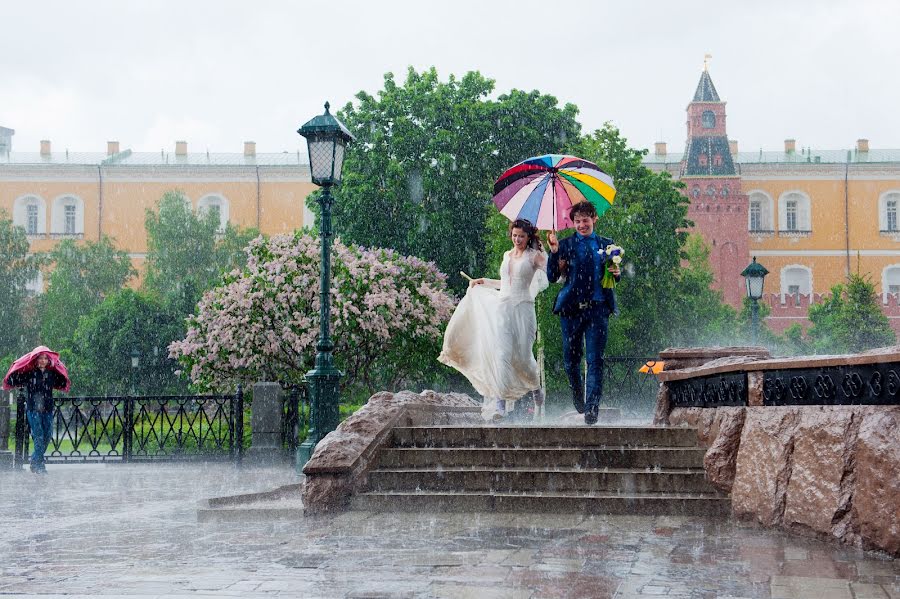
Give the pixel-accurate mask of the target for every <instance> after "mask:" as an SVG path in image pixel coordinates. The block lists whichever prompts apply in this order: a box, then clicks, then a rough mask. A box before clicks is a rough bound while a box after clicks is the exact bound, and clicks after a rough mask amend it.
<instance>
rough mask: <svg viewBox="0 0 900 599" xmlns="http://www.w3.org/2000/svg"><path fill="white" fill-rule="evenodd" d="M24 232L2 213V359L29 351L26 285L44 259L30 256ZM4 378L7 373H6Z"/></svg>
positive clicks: (0, 275)
mask: <svg viewBox="0 0 900 599" xmlns="http://www.w3.org/2000/svg"><path fill="white" fill-rule="evenodd" d="M28 249H29V245H28V236H27V235H26V234H25V229H23V228H22V227H18V226H16V225H15V224H13V221H12V219H11V218H9V215H8V214H7V213H6V212H5V211H3V210H0V356H3V355H6V354H17V355H18V354H19V353H22V352H23V351H24V350H25V349H26V348H27V349H30V347H28V346H30V345H31V342H32V340H33V339H32V337H33V331H32V327H31V326H29V325H31V324H34V323H33V321H32V319H33V318H34V315H33V314H31V313H29V311H28V310H27V308H28V291H27V290H26V288H25V285H26V283H28V281H30V280H31V279H33V278H34V277H35V276H36V275H37V274H38V272H39V268H40V266H41V263H42V258H41V257H40V256H37V255H33V254H29V253H28ZM4 374H5V371H4Z"/></svg>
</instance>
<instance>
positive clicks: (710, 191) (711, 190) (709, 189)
mask: <svg viewBox="0 0 900 599" xmlns="http://www.w3.org/2000/svg"><path fill="white" fill-rule="evenodd" d="M706 195H708V196H709V197H711V198H714V197H716V186H715V185H707V186H706Z"/></svg>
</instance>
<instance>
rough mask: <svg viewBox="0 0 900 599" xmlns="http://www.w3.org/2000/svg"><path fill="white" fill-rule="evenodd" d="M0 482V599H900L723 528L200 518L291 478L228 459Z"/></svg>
mask: <svg viewBox="0 0 900 599" xmlns="http://www.w3.org/2000/svg"><path fill="white" fill-rule="evenodd" d="M48 469H49V470H50V472H49V473H48V474H47V475H46V476H36V475H32V474H30V473H27V472H7V471H3V472H0V596H35V595H40V596H45V597H46V596H50V597H53V596H66V597H70V598H71V597H73V596H74V597H78V596H97V595H107V596H123V595H142V596H145V597H154V596H158V597H179V596H191V597H196V596H215V597H272V596H285V597H304V598H307V597H309V598H312V597H328V598H331V597H335V598H337V597H342V598H355V599H363V598H371V599H375V598H419V597H422V598H425V597H452V598H457V597H459V598H468V597H471V598H478V599H492V598H499V597H510V598H523V599H524V598H535V599H537V598H548V599H550V598H566V597H570V598H575V597H585V598H603V597H618V598H622V599H625V598H632V597H660V596H663V597H694V598H732V599H735V598H751V597H762V598H771V599H780V598H794V599H806V598H810V599H832V598H841V599H843V598H847V599H900V561H898V560H890V559H888V558H887V557H886V556H884V555H881V554H877V553H871V552H863V551H858V550H856V549H852V548H848V547H841V546H837V545H834V544H831V543H824V542H819V541H815V540H811V539H804V538H801V537H796V536H789V535H786V534H784V533H782V532H779V531H772V530H764V529H761V528H759V527H756V526H753V525H746V524H738V523H734V522H731V521H729V520H727V519H704V518H694V517H671V516H667V517H663V516H657V517H651V516H607V517H602V516H601V517H598V516H594V517H584V516H579V515H558V516H556V515H549V514H533V515H528V514H371V513H362V512H358V513H354V512H350V513H345V514H342V515H339V516H335V517H318V518H306V519H302V520H298V521H272V522H243V523H236V522H203V523H198V522H197V507H198V502H199V501H200V500H202V499H205V498H208V497H214V496H222V495H231V494H235V493H242V492H251V491H261V490H266V489H270V488H273V487H275V486H279V485H283V484H288V483H292V482H296V480H297V479H296V477H295V476H294V474H293V473H292V471H290V470H287V469H249V468H245V469H243V470H237V469H235V468H234V467H232V466H231V465H227V464H205V465H160V466H147V465H109V466H104V465H81V466H76V465H70V466H52V465H51V466H49V467H48Z"/></svg>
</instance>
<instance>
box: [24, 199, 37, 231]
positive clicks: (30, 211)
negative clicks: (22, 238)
mask: <svg viewBox="0 0 900 599" xmlns="http://www.w3.org/2000/svg"><path fill="white" fill-rule="evenodd" d="M25 233H27V234H28V235H37V233H38V207H37V206H36V205H35V204H28V205H27V206H26V207H25Z"/></svg>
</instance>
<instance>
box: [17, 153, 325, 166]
mask: <svg viewBox="0 0 900 599" xmlns="http://www.w3.org/2000/svg"><path fill="white" fill-rule="evenodd" d="M5 163H6V164H22V165H37V164H47V165H78V166H101V165H103V166H309V161H308V160H307V159H306V156H305V155H303V154H300V153H299V152H293V153H291V152H268V153H259V154H256V156H245V155H244V154H243V153H240V152H190V153H188V154H186V155H184V156H176V155H175V154H173V153H170V152H132V151H131V150H124V151H122V152H119V153H118V154H113V155H112V156H109V155H107V154H106V153H105V152H69V151H68V150H66V151H63V152H53V153H51V154H49V155H46V156H45V155H42V154H40V153H38V152H10V153H9V154H4V155H3V157H2V158H0V165H3V164H5Z"/></svg>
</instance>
